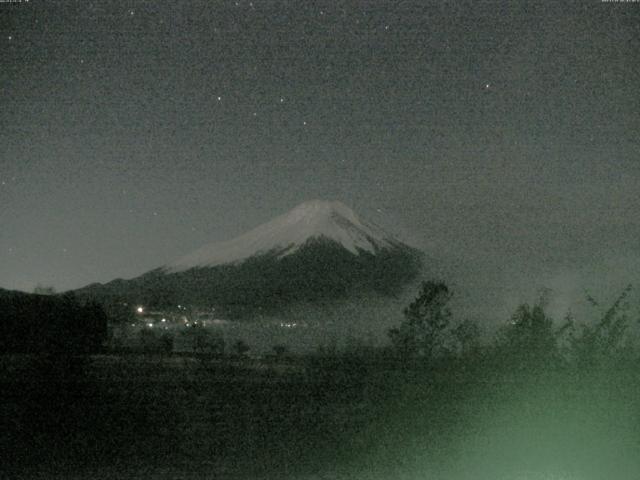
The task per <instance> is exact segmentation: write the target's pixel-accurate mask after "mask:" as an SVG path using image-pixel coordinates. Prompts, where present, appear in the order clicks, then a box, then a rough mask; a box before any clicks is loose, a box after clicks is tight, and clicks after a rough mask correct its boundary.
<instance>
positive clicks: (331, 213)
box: [164, 200, 401, 272]
mask: <svg viewBox="0 0 640 480" xmlns="http://www.w3.org/2000/svg"><path fill="white" fill-rule="evenodd" d="M317 238H325V239H329V240H332V241H335V242H337V243H339V244H340V245H342V246H343V247H344V248H346V249H347V250H349V251H350V252H352V253H354V254H358V253H359V251H361V250H364V251H367V252H371V253H375V252H376V251H377V250H379V249H383V248H394V247H397V246H399V245H401V243H400V242H399V241H397V240H394V239H393V238H391V237H389V236H388V235H387V234H385V233H384V232H383V231H382V230H381V229H379V228H377V227H375V226H374V225H370V224H368V223H366V222H363V221H361V220H360V219H359V218H358V217H357V216H356V214H355V213H354V212H353V210H351V209H350V208H349V207H347V206H346V205H344V204H343V203H341V202H337V201H332V202H330V201H323V200H313V201H309V202H305V203H302V204H300V205H298V206H297V207H295V208H294V209H293V210H291V211H289V212H288V213H285V214H284V215H280V216H278V217H276V218H275V219H273V220H271V221H270V222H267V223H265V224H263V225H260V226H259V227H257V228H255V229H253V230H251V231H249V232H247V233H245V234H244V235H241V236H239V237H237V238H235V239H233V240H228V241H224V242H220V243H214V244H210V245H206V246H204V247H203V248H201V249H199V250H196V251H195V252H193V253H191V254H189V255H187V256H185V257H182V258H180V259H178V260H176V261H175V262H172V263H170V264H168V265H166V266H165V267H164V270H165V271H167V272H179V271H184V270H188V269H190V268H194V267H213V266H216V265H223V264H227V263H235V262H239V261H241V260H245V259H247V258H249V257H252V256H254V255H258V254H264V253H268V252H278V253H279V254H280V256H286V255H290V254H292V253H294V252H295V251H297V250H298V249H299V248H300V247H301V246H302V245H304V244H305V243H306V242H307V241H308V240H310V239H317Z"/></svg>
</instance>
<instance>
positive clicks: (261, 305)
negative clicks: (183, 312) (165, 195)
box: [76, 200, 423, 318]
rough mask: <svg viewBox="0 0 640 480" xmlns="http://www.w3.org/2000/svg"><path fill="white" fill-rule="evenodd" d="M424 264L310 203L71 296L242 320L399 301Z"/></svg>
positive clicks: (364, 226) (335, 207)
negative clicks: (353, 301)
mask: <svg viewBox="0 0 640 480" xmlns="http://www.w3.org/2000/svg"><path fill="white" fill-rule="evenodd" d="M422 260H423V254H422V253H421V252H419V251H418V250H416V249H414V248H413V247H409V246H407V245H405V244H404V243H402V242H400V241H399V240H396V239H395V238H393V237H392V236H390V235H388V234H386V233H385V232H384V231H383V230H382V229H380V228H379V227H376V226H374V225H372V224H369V223H367V222H365V221H362V220H360V219H359V218H358V217H357V215H356V214H355V213H354V212H353V211H352V210H351V209H349V208H348V207H346V206H345V205H343V204H341V203H339V202H325V201H318V200H314V201H312V202H305V203H303V204H301V205H298V206H297V207H296V208H294V209H293V210H291V211H289V212H287V213H285V214H284V215H280V216H278V217H276V218H275V219H273V220H271V221H269V222H267V223H265V224H263V225H261V226H259V227H256V228H255V229H253V230H250V231H249V232H247V233H246V234H244V235H240V236H239V237H237V238H236V239H234V240H230V241H227V242H218V243H214V244H210V245H205V246H204V247H202V248H201V249H199V250H196V251H195V252H193V253H192V254H189V255H186V256H184V257H181V258H180V259H178V260H176V261H174V262H171V263H169V264H165V265H164V266H161V267H158V268H156V269H153V270H151V271H149V272H146V273H144V274H142V275H140V276H138V277H136V278H133V279H130V280H123V279H116V280H113V281H111V282H108V283H106V284H92V285H89V286H87V287H84V288H82V289H80V290H77V291H76V292H77V293H78V294H80V295H81V296H86V297H89V298H91V299H96V300H98V301H102V302H126V303H129V304H144V305H153V306H157V307H165V306H167V307H168V306H172V305H173V306H175V305H178V304H182V305H187V304H189V305H198V306H206V307H215V308H216V309H217V311H219V312H222V313H223V314H224V315H226V316H228V317H229V318H246V317H250V316H252V315H255V314H256V313H257V312H258V313H265V312H267V313H274V312H276V313H277V312H278V311H280V310H282V309H283V308H287V307H288V306H291V305H293V304H296V303H311V304H312V303H314V302H318V301H325V300H331V299H344V298H348V297H350V296H352V295H357V294H360V293H365V292H370V293H371V292H372V293H375V294H378V295H384V296H393V295H397V294H398V293H399V292H400V291H401V290H402V288H403V287H404V286H405V285H406V284H407V283H409V282H410V281H411V280H412V279H414V278H415V277H416V276H417V275H418V273H419V271H420V270H421V268H422Z"/></svg>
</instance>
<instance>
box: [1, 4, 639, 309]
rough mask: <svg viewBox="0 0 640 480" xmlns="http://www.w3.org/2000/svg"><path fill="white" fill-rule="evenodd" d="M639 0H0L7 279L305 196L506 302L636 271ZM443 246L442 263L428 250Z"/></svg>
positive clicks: (150, 256)
mask: <svg viewBox="0 0 640 480" xmlns="http://www.w3.org/2000/svg"><path fill="white" fill-rule="evenodd" d="M639 92H640V3H611V2H601V1H600V0H585V1H580V2H572V1H562V2H557V1H546V2H521V3H517V2H486V1H473V2H471V1H455V2H442V1H437V2H427V1H416V2H410V1H398V2H391V1H382V0H380V1H370V2H364V1H345V2H337V1H327V2H316V1H309V0H304V1H298V2H293V1H289V2H287V1H281V2H275V1H264V0H254V1H253V2H249V1H245V0H242V1H237V2H236V1H198V0H190V1H179V0H176V1H160V0H156V1H134V0H132V1H99V2H98V1H95V2H92V1H89V0H83V1H73V2H72V1H64V2H63V1H60V2H58V1H43V0H31V1H26V0H23V1H22V2H14V3H9V2H3V3H0V287H2V288H9V289H21V290H32V289H33V287H34V286H35V285H36V284H38V283H40V284H45V285H53V286H54V287H55V288H56V289H58V290H64V289H69V288H76V287H80V286H84V285H86V284H88V283H92V282H96V281H100V282H105V281H109V280H112V279H114V278H116V277H124V278H129V277H133V276H136V275H139V274H141V273H143V272H145V271H147V270H150V269H152V268H155V267H157V266H160V265H163V264H164V263H167V262H169V261H171V260H174V259H175V258H177V257H180V256H182V255H184V254H186V253H189V252H191V251H192V250H194V249H196V248H198V247H200V246H202V245H203V244H206V243H210V242H213V241H219V240H225V239H229V238H231V237H233V236H236V235H238V234H240V233H243V232H244V231H246V230H247V229H249V228H252V227H255V226H257V225H258V224H260V223H263V222H265V221H267V220H270V219H271V218H272V217H274V216H275V215H278V214H281V213H284V212H286V211H287V210H289V209H291V208H293V207H294V206H295V205H297V204H298V203H300V202H303V201H305V200H310V199H314V198H321V199H328V200H340V201H342V202H344V203H345V204H347V205H349V206H350V207H351V208H353V209H354V210H355V211H356V212H357V213H358V214H359V215H361V216H362V217H364V218H366V219H369V220H371V221H373V222H375V223H377V224H379V225H380V226H382V227H383V228H385V229H386V230H387V231H389V232H391V233H393V234H396V235H397V236H399V237H400V238H402V239H404V240H405V241H408V242H409V243H411V244H413V245H415V246H417V247H420V248H422V249H423V250H424V251H425V252H427V254H428V255H429V256H431V257H433V258H434V259H437V260H434V264H435V263H437V264H438V269H439V270H438V271H439V272H444V273H442V274H443V275H446V276H447V278H450V279H451V281H452V282H453V283H455V285H456V289H457V290H458V291H459V292H461V293H460V295H461V296H463V297H464V296H465V295H471V293H468V292H475V293H473V295H476V296H477V297H476V299H481V300H483V303H484V304H485V305H492V306H494V307H500V306H501V305H506V304H509V305H510V304H511V303H513V302H514V301H518V300H520V299H522V298H525V297H526V299H529V297H528V296H529V295H530V294H531V292H532V291H533V290H535V289H536V288H538V287H540V286H548V287H551V288H554V289H556V290H557V291H558V292H560V293H559V295H561V296H563V295H564V297H563V298H569V297H570V296H572V295H574V294H576V292H581V291H582V290H581V289H582V288H583V285H589V286H590V287H591V288H594V289H596V290H597V289H599V288H603V289H607V288H614V287H615V288H617V287H618V286H621V285H624V284H626V283H628V282H633V281H635V280H638V278H639V276H640V243H639V241H640V162H639V160H640V159H639V156H640V146H639V144H638V132H639V131H640V101H639V100H640V94H639ZM434 270H435V268H434Z"/></svg>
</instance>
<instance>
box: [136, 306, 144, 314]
mask: <svg viewBox="0 0 640 480" xmlns="http://www.w3.org/2000/svg"><path fill="white" fill-rule="evenodd" d="M136 312H138V313H143V312H144V308H143V307H138V308H136Z"/></svg>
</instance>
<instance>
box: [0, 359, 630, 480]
mask: <svg viewBox="0 0 640 480" xmlns="http://www.w3.org/2000/svg"><path fill="white" fill-rule="evenodd" d="M0 382H1V388H2V393H1V403H0V408H1V411H0V413H1V416H0V418H1V424H0V427H1V429H0V453H1V457H0V459H1V462H0V464H1V465H2V467H1V468H2V471H3V473H4V474H5V476H6V478H97V479H102V478H105V479H107V478H109V479H110V478H114V479H115V478H141V479H142V478H145V479H148V478H158V479H165V478H166V479H180V478H184V479H191V478H256V479H263V478H264V479H266V478H296V479H325V478H326V479H331V478H335V479H342V478H344V479H347V478H357V479H360V478H362V479H377V478H380V479H382V478H385V479H386V478H406V479H418V478H420V479H430V478H432V479H442V480H448V479H452V480H459V479H480V480H484V479H487V480H489V479H491V480H502V479H504V480H507V479H509V480H516V479H525V478H527V479H531V480H543V479H551V478H557V479H563V480H573V479H575V480H585V479H589V480H591V479H600V478H602V479H604V478H620V479H621V480H622V479H625V478H635V477H636V476H637V475H636V474H637V473H638V472H640V469H638V459H640V449H639V445H640V416H639V414H640V388H639V387H638V385H639V382H638V375H637V374H636V373H635V371H634V370H633V369H630V370H629V371H626V372H617V373H616V375H610V374H608V373H607V372H604V373H598V374H596V373H593V374H590V375H589V376H587V377H584V378H580V377H576V376H575V375H574V373H570V372H546V373H544V374H535V373H529V374H526V375H521V374H518V375H516V374H513V372H496V371H495V369H493V370H492V369H488V368H485V367H484V366H483V365H481V364H477V365H448V366H447V367H446V368H444V367H442V368H435V369H430V370H426V369H424V368H423V369H410V370H403V369H400V368H396V367H395V366H393V365H388V364H385V363H384V362H381V361H379V359H377V360H375V359H374V360H372V359H363V358H357V359H356V358H343V357H335V358H323V359H317V358H315V359H312V358H297V359H293V360H289V361H287V362H280V363H276V362H274V361H270V362H266V361H255V360H248V359H246V360H242V361H238V360H224V361H222V360H212V359H202V358H197V357H193V356H191V357H190V356H160V355H157V356H153V355H123V356H115V355H113V356H109V355H104V356H93V357H87V358H75V359H61V358H58V359H54V360H52V359H50V358H49V359H46V358H38V357H27V356H7V357H2V359H1V360H0Z"/></svg>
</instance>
